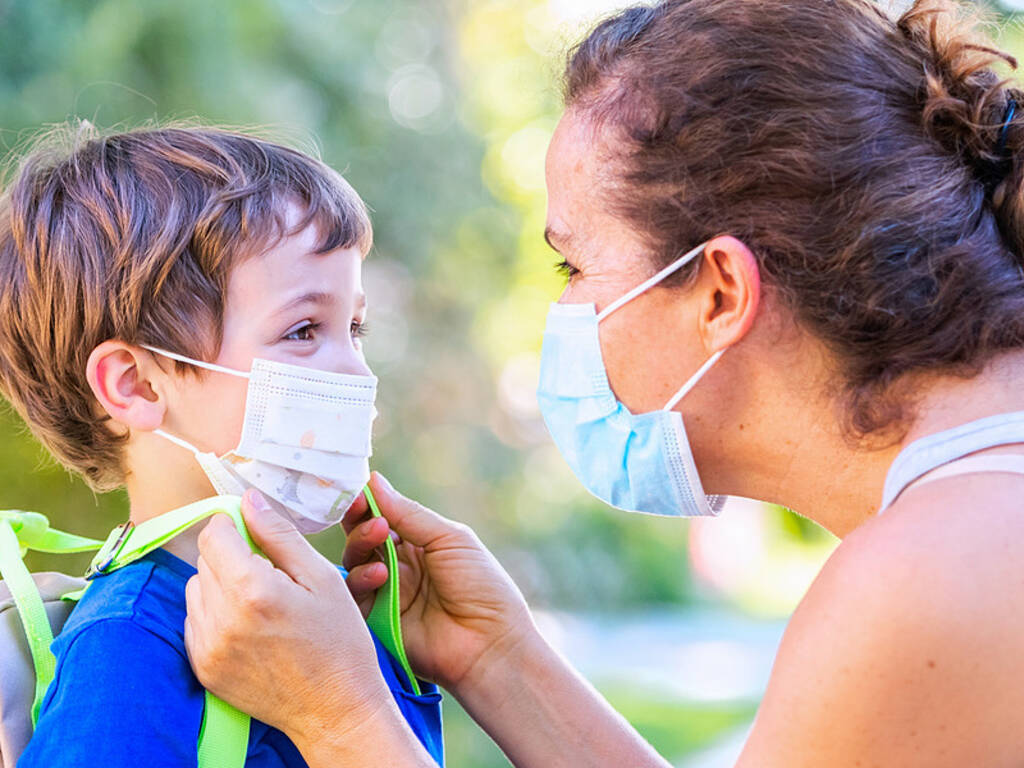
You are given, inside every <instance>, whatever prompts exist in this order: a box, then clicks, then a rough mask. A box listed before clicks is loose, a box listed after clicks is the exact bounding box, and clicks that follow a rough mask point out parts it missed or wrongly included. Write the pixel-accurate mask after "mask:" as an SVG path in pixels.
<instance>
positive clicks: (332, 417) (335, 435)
mask: <svg viewBox="0 0 1024 768" xmlns="http://www.w3.org/2000/svg"><path fill="white" fill-rule="evenodd" d="M142 346H143V347H145V348H146V349H148V350H150V351H151V352H155V353H157V354H158V355H163V356H164V357H169V358H171V359H172V360H180V361H181V362H183V363H191V364H192V365H196V366H198V367H200V368H206V369H207V370H211V371H217V372H218V373H226V374H229V375H231V376H240V377H242V378H246V379H248V380H249V386H248V390H247V393H246V398H245V421H244V423H243V425H242V437H241V439H240V440H239V443H238V447H237V448H235V449H234V450H233V451H228V452H227V453H225V454H224V455H223V456H217V455H216V454H214V453H211V452H203V451H200V450H199V449H198V448H196V447H195V446H194V445H192V444H191V443H189V442H188V441H186V440H183V439H181V438H180V437H177V436H175V435H171V434H169V433H167V432H165V431H164V430H162V429H157V430H154V433H155V434H157V435H160V436H161V437H164V438H166V439H167V440H170V441H171V442H172V443H175V444H176V445H180V446H181V447H183V448H187V449H188V450H190V451H192V453H193V454H194V455H195V457H196V460H197V461H198V462H199V466H200V467H202V469H203V472H205V473H206V476H207V477H208V478H209V480H210V482H211V483H212V484H213V487H214V489H215V490H216V491H217V493H221V494H236V495H240V494H242V493H243V492H244V491H245V489H246V488H256V489H257V490H258V491H259V492H260V493H262V494H263V495H264V496H265V497H266V498H267V500H268V501H269V502H270V505H271V507H273V508H274V509H275V510H277V512H278V513H280V514H281V515H282V516H284V517H285V518H287V519H288V520H291V521H292V523H294V524H295V527H296V528H298V529H299V531H301V532H302V533H304V534H310V533H317V532H319V531H322V530H325V529H326V528H329V527H330V526H331V525H333V524H335V523H337V522H338V521H340V520H341V518H342V517H343V516H344V514H345V512H346V511H347V510H348V508H349V507H350V506H351V505H352V502H353V501H355V499H356V497H357V496H358V495H359V492H360V491H361V490H362V488H363V486H365V485H366V483H367V481H368V480H369V479H370V464H369V457H370V455H371V448H370V433H371V429H372V426H373V420H374V418H375V417H376V416H377V409H376V408H375V407H374V400H375V398H376V395H377V377H376V376H361V375H356V374H348V373H334V372H332V371H322V370H318V369H316V368H304V367H302V366H299V365H289V364H287V363H279V362H276V361H273V360H264V359H261V358H256V359H255V360H253V361H252V368H251V370H250V371H248V372H246V371H237V370H235V369H233V368H226V367H224V366H222V365H216V364H214V363H206V362H203V361H201V360H193V359H192V358H190V357H185V356H184V355H179V354H177V353H175V352H168V351H166V350H163V349H157V348H156V347H150V346H147V345H145V344H144V345H142Z"/></svg>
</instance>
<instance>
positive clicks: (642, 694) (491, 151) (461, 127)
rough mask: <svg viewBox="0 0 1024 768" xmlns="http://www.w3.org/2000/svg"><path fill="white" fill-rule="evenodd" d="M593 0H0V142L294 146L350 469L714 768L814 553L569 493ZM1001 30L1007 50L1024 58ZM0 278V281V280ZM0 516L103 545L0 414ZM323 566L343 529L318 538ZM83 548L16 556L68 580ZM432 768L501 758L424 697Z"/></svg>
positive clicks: (790, 542) (620, 698) (608, 689)
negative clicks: (350, 339) (564, 269)
mask: <svg viewBox="0 0 1024 768" xmlns="http://www.w3.org/2000/svg"><path fill="white" fill-rule="evenodd" d="M616 5H622V3H610V2H607V1H606V0H601V1H598V2H588V0H496V1H495V2H465V1H462V2H460V1H458V0H374V1H373V2H369V1H368V0H363V1H362V2H358V1H357V0H220V2H217V3H210V2H202V1H200V0H173V1H171V0H149V1H148V2H146V3H139V2H135V1H134V0H106V1H104V2H83V1H82V0H75V1H74V2H72V1H71V0H0V151H3V152H5V153H7V152H11V151H12V150H14V149H15V148H16V147H17V146H18V145H19V144H20V143H22V142H24V141H25V140H26V139H27V138H28V137H30V136H31V135H32V134H33V133H34V132H36V131H37V130H39V129H40V128H42V127H44V126H45V125H46V124H50V123H57V122H61V121H63V120H65V119H68V118H71V117H82V118H87V119H89V120H91V121H92V122H94V123H95V124H97V125H98V126H99V127H101V128H110V127H115V126H133V125H138V124H140V123H142V122H145V121H149V120H158V121H163V120H168V119H173V118H178V117H199V118H200V119H202V120H203V121H207V122H212V123H227V124H231V125H250V124H255V125H259V126H263V127H265V128H267V129H269V130H270V131H271V132H272V133H273V134H274V135H276V136H278V137H281V138H282V139H283V140H285V141H288V142H290V143H292V144H295V145H297V146H299V147H300V148H304V149H306V150H308V151H312V152H315V153H318V154H320V155H321V156H322V158H323V159H324V160H325V161H326V162H328V163H329V164H331V165H333V166H334V167H336V168H338V169H339V170H341V171H342V172H343V173H344V174H345V175H346V176H347V178H348V179H349V180H350V181H351V182H352V183H353V185H354V186H355V187H356V189H357V190H358V191H359V192H360V193H361V194H362V196H363V197H364V199H365V200H366V201H367V203H368V204H369V205H370V206H371V208H372V209H373V219H374V224H375V230H376V246H375V248H374V250H373V252H372V254H371V256H370V258H369V259H368V260H367V262H366V264H365V283H366V288H367V291H368V294H369V299H370V313H369V318H368V320H369V327H370V335H369V337H368V339H367V340H366V344H365V348H366V352H367V358H368V360H369V362H370V364H371V366H372V367H373V369H374V371H375V372H376V373H377V374H378V375H379V376H380V378H381V385H380V400H379V402H378V407H379V409H380V412H381V415H380V418H379V419H378V421H377V425H376V433H375V457H374V461H373V464H374V466H375V467H376V468H377V469H380V470H382V471H383V472H384V473H385V474H387V475H388V476H389V477H390V478H391V480H392V482H393V483H394V484H395V486H396V487H398V488H400V489H402V490H403V491H404V492H405V493H407V494H409V495H412V496H414V497H416V498H418V499H420V500H422V501H423V502H424V503H425V504H427V505H430V506H433V507H434V508H436V509H438V510H440V511H442V512H444V513H445V514H447V515H449V516H451V517H455V518H458V519H460V520H464V521H466V522H468V523H470V524H471V525H472V526H473V527H474V528H475V529H476V530H477V531H478V532H479V534H480V535H481V537H482V538H483V540H484V541H485V542H486V543H487V544H489V545H490V546H491V547H492V548H493V549H494V551H495V552H496V554H497V555H498V557H499V558H500V560H501V562H502V563H503V564H504V565H505V566H506V567H507V568H508V569H509V570H510V571H511V572H512V574H513V576H514V577H515V578H516V580H517V581H518V583H519V584H520V585H521V586H522V588H523V590H524V592H525V593H526V595H527V597H528V599H529V600H530V602H531V604H532V605H533V606H535V607H536V608H537V609H538V613H539V617H540V622H541V625H542V627H543V629H544V631H545V632H546V633H547V634H548V635H549V637H551V639H552V640H553V642H555V643H556V645H558V646H559V647H560V648H561V649H562V650H563V652H564V653H565V654H566V655H567V656H568V657H569V658H570V659H572V660H573V661H574V662H575V663H577V664H578V665H579V666H580V668H581V670H582V671H583V672H584V674H586V675H588V676H589V677H590V678H591V679H592V680H593V681H594V682H595V683H596V684H597V685H598V687H599V688H601V689H602V690H603V691H604V692H605V693H606V694H607V695H608V696H609V697H610V699H611V700H612V702H613V703H614V704H615V705H616V706H618V707H619V708H620V709H621V710H622V711H623V713H624V714H625V715H626V716H627V718H629V719H630V720H631V721H632V722H633V723H634V724H635V725H636V726H637V727H638V728H639V729H640V730H641V732H642V733H643V734H644V735H645V736H647V737H648V738H649V739H650V740H651V741H652V742H653V743H654V744H655V746H657V747H658V748H659V749H660V750H661V751H662V752H663V754H665V756H666V757H667V758H669V759H670V760H672V761H673V762H675V763H676V764H677V765H686V766H698V765H700V766H713V765H730V764H731V762H730V760H731V757H730V755H733V754H734V753H735V750H736V748H737V747H736V745H737V744H738V743H739V741H740V740H741V739H742V734H743V731H744V729H745V727H746V726H747V724H748V723H749V720H750V718H751V716H752V714H753V711H754V709H755V708H756V704H757V701H758V699H759V697H760V694H761V692H762V690H763V686H764V682H765V680H766V678H767V674H768V669H769V667H770V663H771V658H772V655H773V653H774V649H775V646H776V644H777V642H778V639H779V635H780V633H781V629H782V626H783V621H784V618H785V617H786V616H787V615H788V613H789V612H790V611H791V610H792V608H793V606H794V605H795V604H796V602H797V601H798V600H799V598H800V596H801V595H802V594H803V592H804V590H805V589H806V587H807V585H808V584H809V583H810V580H811V578H812V577H813V575H814V573H815V572H816V570H817V569H818V568H819V567H820V564H821V563H822V562H823V560H824V559H825V558H826V557H827V556H828V554H829V552H830V551H831V549H832V548H833V547H834V545H835V541H834V540H833V539H832V537H831V536H829V535H828V534H826V533H824V532H822V531H820V530H819V529H817V528H816V527H815V526H814V525H812V524H809V523H808V522H807V521H805V520H803V519H802V518H799V517H797V516H795V515H793V514H791V513H789V512H787V511H785V510H782V509H779V508H775V507H767V506H763V505H758V504H753V503H749V502H737V503H735V504H731V505H730V506H729V507H728V508H727V509H726V511H725V512H724V514H723V515H722V516H721V517H720V518H718V519H716V520H712V521H693V522H690V521H680V520H663V519H654V518H647V517H643V516H633V515H626V514H623V513H620V512H616V511H614V510H610V509H608V508H606V507H605V506H603V505H602V504H601V503H599V502H597V501H595V500H594V499H592V498H591V497H589V496H588V495H587V494H586V493H585V492H584V491H583V490H582V489H581V488H580V487H579V485H578V483H577V482H576V481H575V479H574V478H573V477H572V476H571V474H570V473H569V471H568V469H567V468H566V467H565V465H564V463H563V462H562V460H561V458H560V457H559V455H558V453H557V451H556V450H555V448H554V446H553V445H552V444H551V442H550V441H549V439H548V438H547V434H546V432H545V430H544V427H543V424H542V422H541V421H540V418H539V414H538V412H537V408H536V403H535V400H534V394H533V392H534V388H535V385H536V378H537V369H538V353H539V349H540V338H541V330H542V328H543V323H544V316H545V312H546V306H547V303H548V302H549V301H551V300H553V299H554V298H555V297H556V296H557V295H558V293H559V291H560V288H561V279H560V278H559V277H558V276H556V274H555V271H554V269H553V264H554V262H555V255H554V253H553V252H551V251H550V250H549V249H548V248H547V246H546V245H545V244H544V243H543V240H542V237H541V233H542V229H543V221H544V207H545V195H544V187H543V161H544V152H545V148H546V145H547V142H548V139H549V136H550V133H551V130H552V128H553V126H554V124H555V122H556V121H557V118H558V115H559V112H560V92H559V75H560V65H561V63H562V60H563V57H564V52H565V50H566V48H567V46H568V45H569V44H571V43H572V42H574V41H575V40H577V39H578V38H579V37H580V36H581V35H582V34H583V33H584V32H585V30H586V29H587V28H588V27H589V26H590V24H592V22H593V20H594V19H595V18H597V17H598V16H600V15H601V14H603V13H606V12H608V11H609V10H611V9H613V8H615V7H616ZM1017 35H1018V32H1017V31H1016V30H1015V29H1010V28H1008V29H1007V31H1006V36H1005V39H1004V43H1005V44H1006V45H1007V46H1008V47H1010V48H1011V49H1013V50H1024V46H1021V45H1019V43H1018V41H1017ZM0 279H2V276H0ZM0 487H2V489H3V490H2V498H0V506H3V507H9V508H24V509H33V510H37V511H41V512H44V513H45V514H47V515H49V517H50V519H51V521H53V523H54V524H55V525H57V526H59V527H61V528H65V529H67V530H71V531H75V532H78V533H82V534H86V535H91V536H95V537H100V538H102V537H103V536H104V535H105V534H106V532H107V531H108V530H109V529H110V528H111V527H113V526H114V525H115V524H116V523H118V522H120V521H122V520H123V519H125V518H126V516H127V504H126V498H125V496H124V495H123V494H120V493H113V494H108V495H104V496H96V495H94V494H92V493H91V492H90V491H88V490H87V489H86V488H85V487H84V485H83V484H82V483H81V482H80V481H78V480H77V479H75V478H73V477H71V476H69V475H68V474H67V473H66V472H65V471H64V470H63V469H61V468H59V467H57V466H55V465H54V463H53V462H52V461H50V460H49V459H48V458H47V456H46V454H45V452H44V451H42V450H41V448H40V447H39V446H38V444H37V443H35V442H34V441H33V440H32V439H31V437H30V436H29V435H28V433H27V431H26V429H25V428H24V426H23V425H22V424H21V423H20V421H19V420H18V418H17V417H16V416H15V415H14V414H13V413H11V412H10V409H5V411H4V413H3V415H2V416H0ZM316 544H317V546H318V547H319V548H320V549H321V551H323V552H325V553H326V554H327V555H329V556H330V557H332V558H334V559H336V560H337V559H340V552H341V549H342V546H343V539H342V537H341V535H340V533H336V532H332V533H327V534H321V535H320V536H318V537H316ZM88 560H89V557H88V556H76V557H69V558H64V559H59V558H52V557H40V556H34V555H33V556H30V557H29V562H30V565H31V566H32V567H33V568H35V569H48V568H60V569H62V570H67V571H70V572H81V571H82V570H84V567H85V565H86V563H87V562H88ZM446 706H447V709H446V728H447V745H448V754H449V760H448V762H449V764H450V765H452V766H455V767H456V768H459V767H461V766H470V765H472V766H481V767H487V766H501V765H507V763H506V762H505V760H504V758H503V757H502V756H501V754H500V753H499V752H498V751H497V750H496V749H495V748H494V747H493V746H492V745H491V744H490V743H489V741H488V740H487V739H486V737H485V736H483V735H482V734H481V733H480V732H479V731H478V730H477V729H476V728H475V726H474V725H473V724H472V722H471V721H470V720H469V719H468V718H467V717H466V716H465V714H464V713H462V712H461V711H460V710H459V708H458V705H457V704H455V703H454V702H453V701H451V700H448V702H447V705H446Z"/></svg>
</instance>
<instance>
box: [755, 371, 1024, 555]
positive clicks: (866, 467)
mask: <svg viewBox="0 0 1024 768" xmlns="http://www.w3.org/2000/svg"><path fill="white" fill-rule="evenodd" d="M1022 380H1024V351H1022V352H1013V353H1008V354H1005V355H1002V356H1000V357H999V358H997V359H995V360H993V361H992V362H990V363H989V364H988V365H986V366H985V368H984V369H983V370H982V371H981V372H980V373H979V374H978V375H977V376H974V377H972V378H969V379H965V378H959V377H953V376H942V377H931V378H930V379H929V380H923V379H922V380H919V381H916V382H915V385H914V387H913V389H914V390H916V391H917V392H918V393H919V394H918V395H917V396H916V398H914V401H913V402H912V403H911V404H910V407H911V408H912V411H911V413H912V418H913V421H912V422H911V423H910V425H909V427H908V428H907V429H906V431H905V433H904V434H902V435H901V436H900V437H899V439H898V440H887V441H881V440H875V441H874V444H872V441H871V440H865V441H862V442H860V443H857V442H854V441H852V440H848V439H847V438H845V437H844V436H843V434H842V433H841V432H840V431H839V430H838V429H836V428H832V429H829V428H828V427H830V426H834V425H836V424H837V421H838V419H837V417H836V410H835V409H836V407H837V406H836V405H835V404H834V402H833V403H826V402H825V401H824V400H823V401H822V403H820V404H819V406H818V407H814V406H810V407H809V406H808V403H807V402H806V401H805V400H801V401H800V402H794V403H792V408H791V409H787V411H788V412H787V413H785V414H783V416H784V418H781V419H779V420H777V421H776V422H775V423H776V429H775V430H774V431H773V434H764V433H762V435H761V436H760V438H761V439H760V440H758V442H759V443H760V444H761V445H759V446H755V445H750V446H749V450H747V451H743V452H742V453H743V454H744V455H746V457H747V461H746V462H744V463H745V464H746V466H745V467H743V466H741V465H738V464H737V466H736V470H737V477H736V480H737V481H740V474H746V477H745V478H743V479H744V482H743V487H745V488H749V491H750V493H749V495H750V496H752V497H753V498H758V499H763V500H765V501H772V502H774V503H777V504H781V505H783V506H786V507H789V508H790V509H793V510H794V511H796V512H799V513H800V514H802V515H804V516H806V517H809V518H810V519H812V520H814V521H815V522H817V523H819V524H820V525H822V526H823V527H825V528H827V529H828V530H830V531H831V532H832V533H834V534H835V535H836V536H838V537H840V538H842V537H843V536H845V535H846V534H847V533H849V532H850V531H852V530H853V529H855V528H857V527H858V526H859V525H860V524H861V523H863V522H865V521H866V520H869V519H871V518H873V517H874V516H875V515H876V514H877V512H878V508H879V505H880V503H881V500H882V488H883V486H884V484H885V478H886V475H887V474H888V471H889V467H890V466H891V465H892V462H893V461H894V460H895V458H896V456H897V455H898V454H899V452H900V451H901V450H902V449H903V448H904V447H906V446H907V445H908V444H910V443H911V442H913V441H914V440H917V439H919V438H921V437H924V436H926V435H930V434H934V433H936V432H941V431H943V430H947V429H951V428H953V427H956V426H959V425H961V424H965V423H967V422H970V421H974V420H977V419H981V418H984V417H986V416H993V415H996V414H1000V413H1008V412H1012V411H1024V390H1022V388H1021V387H1020V382H1021V381H1022ZM783 424H784V425H785V427H784V428H783V427H782V426H781V425H783ZM823 425H824V426H823ZM758 457H760V459H761V460H760V461H758ZM744 470H745V471H744ZM735 487H739V486H735ZM744 495H748V494H744Z"/></svg>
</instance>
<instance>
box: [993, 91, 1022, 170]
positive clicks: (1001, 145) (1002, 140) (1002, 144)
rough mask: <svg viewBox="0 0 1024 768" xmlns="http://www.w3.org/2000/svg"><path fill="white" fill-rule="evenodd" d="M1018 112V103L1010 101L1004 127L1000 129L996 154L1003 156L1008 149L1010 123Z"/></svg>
mask: <svg viewBox="0 0 1024 768" xmlns="http://www.w3.org/2000/svg"><path fill="white" fill-rule="evenodd" d="M1016 111H1017V102H1016V101H1014V100H1013V99H1010V100H1009V101H1008V102H1006V111H1005V112H1004V113H1003V127H1002V128H1000V129H999V142H998V143H997V144H996V154H997V155H1000V156H1001V155H1002V154H1003V151H1004V150H1005V149H1006V134H1007V133H1008V132H1009V130H1010V121H1011V120H1013V114H1014V113H1015V112H1016Z"/></svg>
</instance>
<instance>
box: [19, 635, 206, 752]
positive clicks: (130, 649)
mask: <svg viewBox="0 0 1024 768" xmlns="http://www.w3.org/2000/svg"><path fill="white" fill-rule="evenodd" d="M203 704H204V691H203V688H202V687H201V686H200V685H199V681H198V680H196V678H195V676H194V675H193V673H192V670H191V668H190V667H189V664H188V659H187V657H186V656H185V654H184V653H183V652H182V651H181V650H180V649H178V648H176V647H175V646H174V645H172V644H171V643H170V642H169V641H168V640H166V639H164V638H162V637H160V636H159V635H157V634H155V633H153V632H151V631H150V630H148V629H146V628H145V627H143V626H140V625H139V624H137V623H135V622H133V621H131V620H130V619H127V618H109V619H101V620H99V621H97V622H95V623H93V624H90V625H88V626H87V627H85V628H83V629H82V630H81V631H80V632H79V633H78V634H77V635H76V636H75V637H74V639H73V640H72V641H71V644H70V645H69V646H68V648H67V651H66V652H65V653H64V654H62V655H61V663H60V665H59V667H58V669H57V676H56V677H55V678H54V682H53V683H52V684H51V685H50V688H49V689H48V690H47V693H46V697H45V698H44V699H43V705H42V708H41V712H40V717H39V722H38V723H37V726H36V730H35V733H34V735H33V736H32V740H31V741H30V742H29V745H28V748H27V749H26V750H25V752H24V754H23V755H22V757H21V759H20V760H19V761H18V765H17V768H63V767H64V766H67V768H71V767H72V766H74V768H80V766H84V765H97V766H103V767H104V768H121V767H122V766H123V767H124V768H193V767H194V766H196V765H197V762H198V758H197V752H196V742H197V740H198V738H199V727H200V724H201V722H202V716H203Z"/></svg>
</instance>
